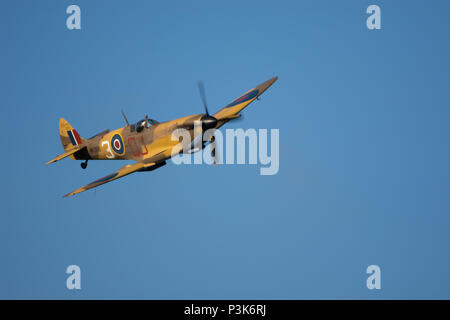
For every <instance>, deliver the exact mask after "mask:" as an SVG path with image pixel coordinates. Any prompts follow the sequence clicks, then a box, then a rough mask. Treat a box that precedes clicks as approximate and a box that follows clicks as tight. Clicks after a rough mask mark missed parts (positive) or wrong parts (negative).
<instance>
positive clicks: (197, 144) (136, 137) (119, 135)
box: [47, 77, 278, 197]
mask: <svg viewBox="0 0 450 320" xmlns="http://www.w3.org/2000/svg"><path fill="white" fill-rule="evenodd" d="M277 79H278V77H273V78H271V79H269V80H267V81H266V82H264V83H262V84H260V85H259V86H256V87H255V88H253V89H251V90H249V91H247V92H246V93H244V94H243V95H241V96H240V97H238V98H237V99H235V100H233V101H232V102H231V103H229V104H228V105H226V106H225V107H223V108H222V109H220V110H219V111H217V112H216V113H215V114H213V115H210V114H209V111H208V106H207V103H206V98H205V92H204V86H203V84H202V83H199V90H200V96H201V98H202V101H203V106H204V109H205V113H203V114H195V115H191V116H187V117H182V118H178V119H175V120H170V121H166V122H158V121H156V120H153V119H150V118H148V117H147V116H146V117H145V119H143V120H140V121H138V122H137V123H133V124H129V123H128V120H127V118H126V116H125V114H124V113H123V112H122V115H123V117H124V119H125V122H126V126H125V127H122V128H119V129H116V130H113V131H110V130H104V131H102V132H100V133H98V134H96V135H95V136H93V137H91V138H89V139H84V138H82V137H81V136H80V135H79V133H78V132H77V131H76V130H75V129H74V128H73V127H72V126H71V125H70V124H69V123H68V122H67V121H66V120H64V119H63V118H61V119H59V136H60V138H61V143H62V145H63V147H64V151H65V152H64V153H63V154H61V155H59V156H57V157H55V158H54V159H52V160H50V161H49V162H47V164H50V163H53V162H56V161H59V160H61V159H64V158H66V157H69V158H71V159H74V160H84V162H82V163H81V167H82V168H83V169H86V167H87V163H88V160H134V161H136V162H135V163H134V164H131V165H130V164H128V165H125V166H123V167H122V168H120V169H119V170H117V171H116V172H114V173H111V174H109V175H107V176H105V177H103V178H100V179H98V180H95V181H93V182H91V183H89V184H88V185H85V186H83V187H81V188H78V189H76V190H74V191H72V192H70V193H68V194H66V195H65V196H64V197H68V196H72V195H75V194H77V193H80V192H83V191H86V190H89V189H92V188H95V187H98V186H100V185H102V184H105V183H108V182H111V181H114V180H116V179H119V178H122V177H124V176H126V175H129V174H130V173H133V172H138V171H139V172H142V171H153V170H155V169H158V168H160V167H162V166H164V165H165V164H166V160H168V159H170V158H171V157H172V155H175V154H179V153H182V152H186V151H187V152H189V153H190V152H197V151H199V150H202V149H203V148H204V147H205V146H206V144H207V142H213V141H214V137H213V136H212V137H211V139H210V140H209V141H206V142H205V141H204V139H203V135H202V134H198V132H195V130H194V127H195V124H200V125H201V131H202V132H204V131H206V130H208V129H218V128H220V127H222V126H223V125H224V124H225V123H227V122H228V121H231V120H234V119H237V118H239V117H241V114H240V112H241V111H242V110H243V109H244V108H245V107H246V106H248V105H249V104H250V103H251V102H253V101H255V100H256V99H258V100H259V96H260V95H261V94H262V93H263V92H264V91H266V90H267V88H269V87H270V86H271V85H272V84H273V83H274V82H275V81H276V80H277ZM180 128H182V129H186V130H188V131H189V133H190V135H191V139H192V140H191V141H192V142H191V143H190V145H189V146H188V148H185V147H183V145H182V144H181V143H180V141H178V140H175V141H174V140H173V138H172V132H174V130H176V129H180Z"/></svg>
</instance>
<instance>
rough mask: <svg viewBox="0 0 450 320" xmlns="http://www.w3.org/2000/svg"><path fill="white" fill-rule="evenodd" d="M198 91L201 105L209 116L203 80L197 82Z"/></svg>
mask: <svg viewBox="0 0 450 320" xmlns="http://www.w3.org/2000/svg"><path fill="white" fill-rule="evenodd" d="M198 91H199V92H200V97H201V98H202V101H203V106H204V107H205V111H206V115H208V116H209V112H208V105H207V103H206V94H205V85H204V84H203V81H199V82H198Z"/></svg>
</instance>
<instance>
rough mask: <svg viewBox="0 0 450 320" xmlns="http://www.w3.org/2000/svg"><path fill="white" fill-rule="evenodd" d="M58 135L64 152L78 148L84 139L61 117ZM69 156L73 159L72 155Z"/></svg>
mask: <svg viewBox="0 0 450 320" xmlns="http://www.w3.org/2000/svg"><path fill="white" fill-rule="evenodd" d="M59 137H60V138H61V143H62V145H63V148H64V151H66V152H68V151H70V150H73V149H74V148H78V146H79V145H81V144H82V143H83V141H84V139H83V138H82V137H81V136H80V135H79V134H78V132H77V131H76V130H75V129H74V128H73V127H72V126H71V125H70V124H69V123H68V122H67V121H66V120H64V119H63V118H61V119H59ZM71 158H72V159H73V156H71Z"/></svg>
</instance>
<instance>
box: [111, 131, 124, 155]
mask: <svg viewBox="0 0 450 320" xmlns="http://www.w3.org/2000/svg"><path fill="white" fill-rule="evenodd" d="M111 147H112V149H113V150H114V152H115V153H117V154H118V155H122V154H124V153H125V146H124V145H123V140H122V136H121V135H120V134H118V133H116V134H115V135H114V136H113V137H112V138H111Z"/></svg>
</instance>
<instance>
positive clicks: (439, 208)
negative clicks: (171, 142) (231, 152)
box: [0, 0, 450, 299]
mask: <svg viewBox="0 0 450 320" xmlns="http://www.w3.org/2000/svg"><path fill="white" fill-rule="evenodd" d="M70 4H77V5H79V6H80V7H81V14H82V22H81V23H82V29H81V30H73V31H70V30H68V29H67V28H66V18H67V16H68V15H67V14H66V13H65V11H66V8H67V6H69V5H70ZM370 4H377V5H379V6H380V7H381V12H382V20H381V23H382V28H381V30H376V31H370V30H368V29H367V28H366V18H367V17H368V15H367V14H366V13H365V11H366V8H367V6H368V5H370ZM449 10H450V5H449V3H448V1H432V2H430V1H378V0H377V1H362V0H359V1H356V0H355V1H225V2H224V1H80V0H76V1H65V0H58V1H2V2H1V4H0V15H1V18H0V43H1V58H2V59H0V65H1V72H0V87H1V105H2V121H1V126H0V130H1V133H2V137H3V139H2V141H3V142H2V148H3V157H2V159H1V160H0V161H1V166H2V168H3V170H2V173H1V179H2V181H3V183H2V187H1V188H2V190H1V191H2V192H1V200H2V204H3V205H2V210H1V212H2V213H1V223H0V243H1V246H0V248H1V257H2V259H1V263H0V298H12V299H17V298H31V299H49V298H58V299H78V298H87V299H97V298H124V299H129V298H137V299H172V298H173V299H184V298H186V299H216V298H219V299H223V298H243V299H305V298H318V299H334V298H337V299H349V298H350V299H351V298H354V299H380V298H384V299H399V298H402V299H408V298H414V299H416V298H423V299H430V298H438V299H439V298H447V299H448V298H450V273H449V270H450V250H449V249H448V245H449V243H450V232H449V230H450V200H449V199H450V198H449V196H448V195H449V190H450V189H449V187H450V179H449V178H450V170H449V163H450V149H449V147H448V137H449V134H450V126H449V125H448V119H449V116H450V93H449V92H450V91H449V90H448V88H449V84H450V61H449V59H448V57H449V54H450V52H449V51H450V45H449V41H448V39H449V33H450V21H449V20H448V12H449ZM274 75H278V76H279V80H278V81H277V82H276V83H275V84H274V85H273V86H272V87H271V88H270V89H269V90H268V91H267V92H266V93H265V94H264V95H263V96H262V100H261V101H260V102H257V103H254V104H251V105H250V107H249V108H247V109H246V110H245V112H244V116H245V121H242V122H239V123H235V124H229V125H228V126H227V128H237V127H242V128H244V129H247V128H256V129H259V128H267V129H271V128H277V129H279V130H280V171H279V173H278V174H277V175H274V176H261V175H259V167H258V166H256V165H245V166H236V165H235V166H231V165H229V166H227V165H223V166H219V167H212V166H208V165H201V166H200V165H195V166H188V165H185V166H175V165H173V164H171V163H169V164H168V165H167V166H165V167H163V168H161V169H158V170H156V171H154V172H148V173H136V174H133V175H130V176H128V177H127V178H124V179H120V180H117V181H115V182H112V183H109V184H106V185H104V186H102V187H100V188H98V189H96V190H93V191H88V192H85V193H82V194H80V195H78V196H75V197H72V198H62V195H63V194H65V193H67V192H69V191H71V190H73V189H75V188H77V187H79V186H82V185H85V184H86V183H88V182H90V181H92V180H95V179H97V178H100V177H102V176H104V175H106V174H108V173H111V172H113V171H114V170H116V169H117V168H119V167H121V166H122V165H123V164H124V163H122V162H118V161H109V162H107V161H91V162H89V166H88V169H87V170H81V169H80V166H79V162H78V161H72V160H70V159H66V160H63V161H60V162H57V163H55V164H53V165H51V166H46V165H45V163H46V162H47V161H48V160H50V159H51V158H53V157H54V156H55V155H57V154H59V153H61V152H62V147H61V144H60V141H59V136H58V119H59V118H60V117H64V118H66V119H67V120H68V121H69V122H70V123H71V124H72V125H73V126H74V127H75V128H76V129H77V130H78V132H79V133H80V134H81V135H82V136H84V137H90V136H92V135H94V134H95V133H97V132H99V131H102V130H104V129H108V128H109V129H115V128H118V127H120V126H123V119H122V116H121V114H120V110H121V109H124V111H125V112H126V114H127V116H128V119H129V120H130V121H137V120H139V119H142V118H143V116H145V115H146V114H148V115H149V116H150V117H151V118H154V119H157V120H159V121H165V120H170V119H174V118H177V117H181V116H186V115H189V114H196V113H200V112H202V105H201V101H200V98H199V95H198V91H197V87H196V82H197V80H199V79H202V80H203V81H204V82H205V84H206V89H207V96H208V102H209V105H210V109H211V110H218V109H219V108H221V107H223V106H224V105H226V104H227V103H229V102H231V101H232V100H233V99H234V98H236V97H238V96H239V95H240V94H242V93H244V92H245V91H247V90H248V89H251V88H252V87H254V86H255V85H257V84H259V83H261V82H263V81H265V80H267V79H268V78H270V77H272V76H274ZM71 264H76V265H79V266H80V268H81V272H82V289H81V290H79V291H76V290H73V291H70V290H67V289H66V286H65V283H66V277H67V275H66V274H65V270H66V268H67V266H68V265H71ZM372 264H376V265H379V266H380V267H381V273H382V276H381V278H382V280H381V281H382V289H381V290H379V291H377V290H368V289H367V288H366V278H367V276H368V275H367V274H366V273H365V271H366V268H367V266H369V265H372Z"/></svg>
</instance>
